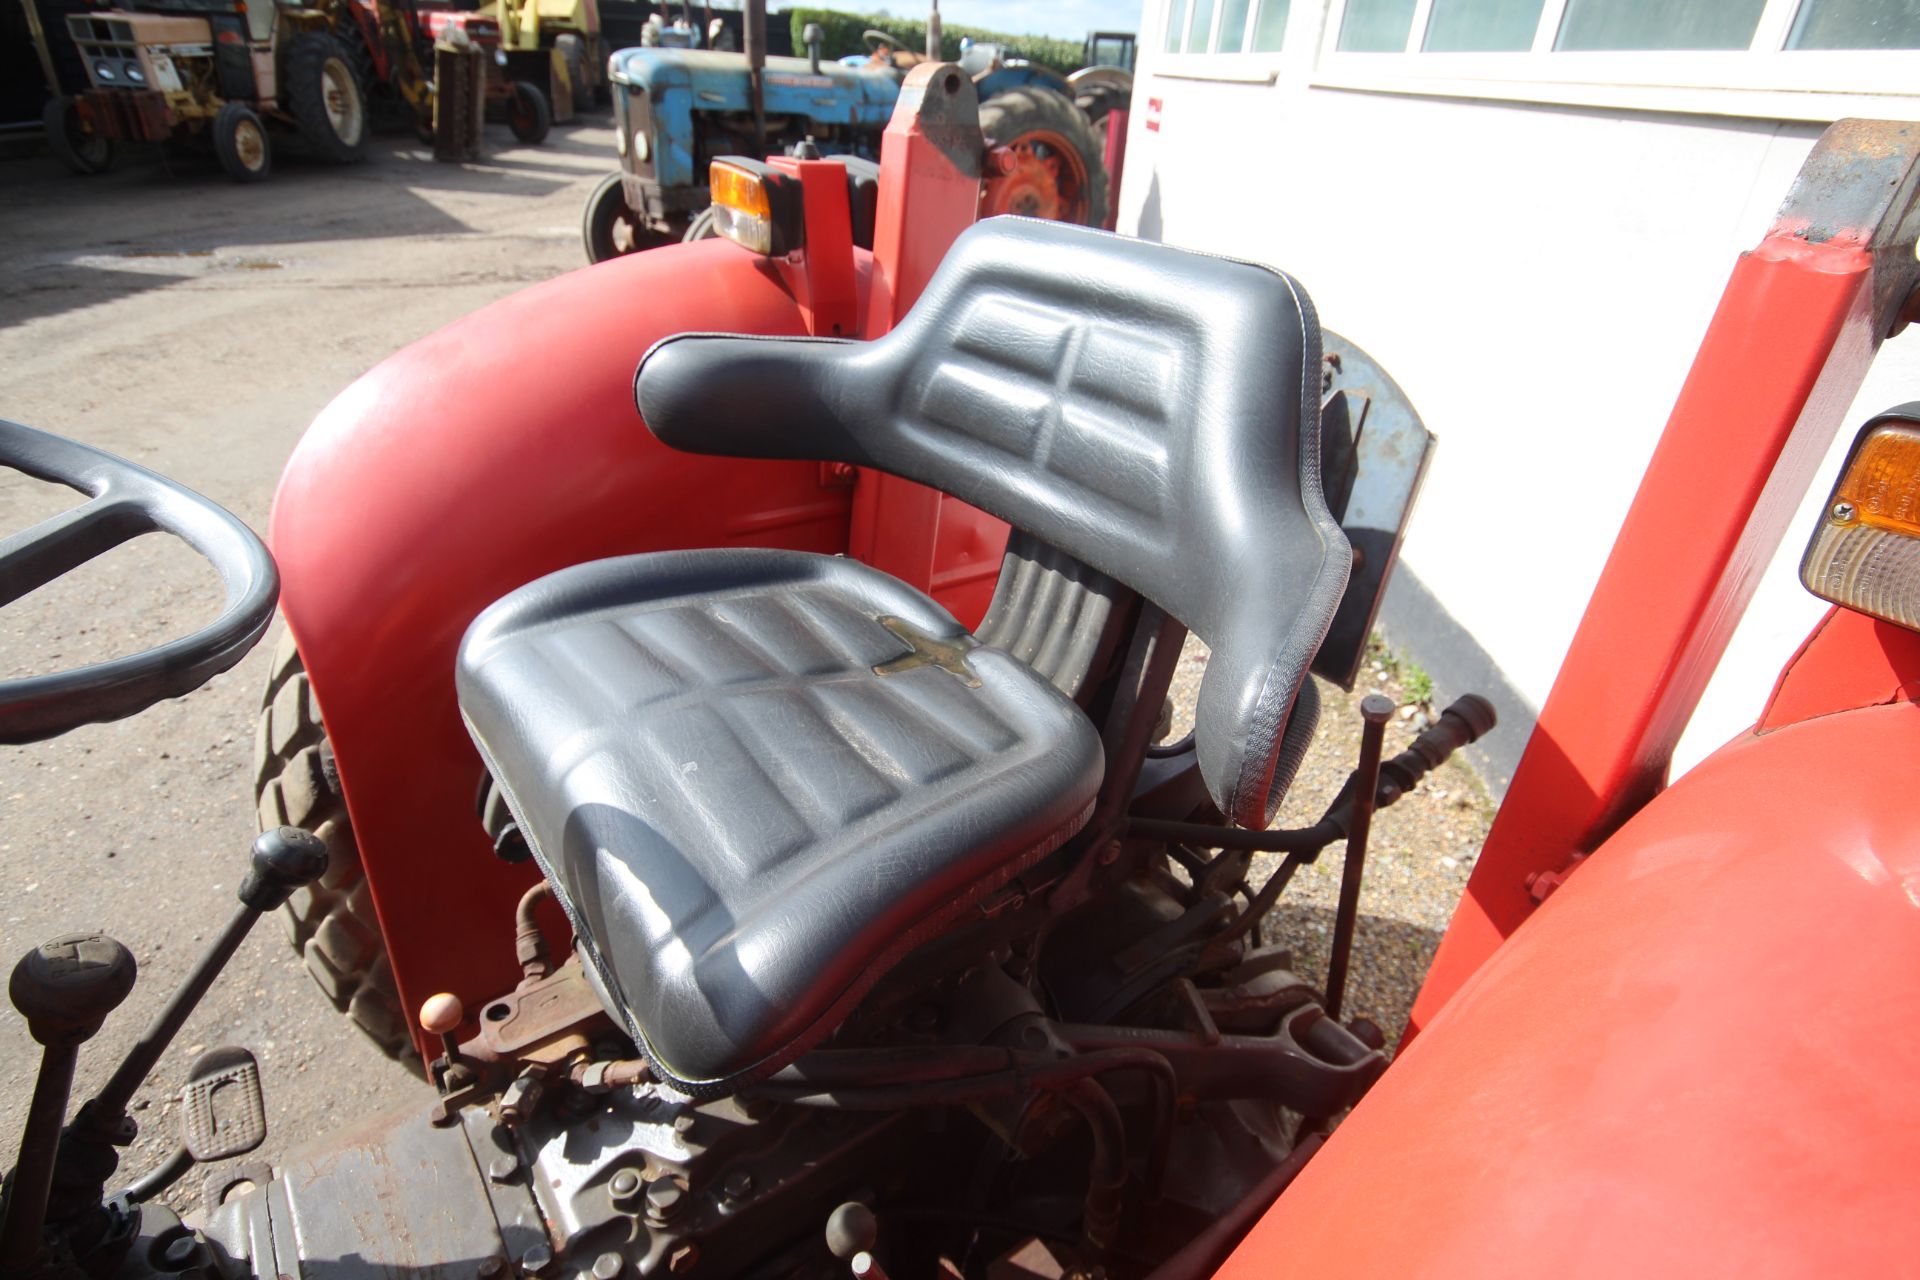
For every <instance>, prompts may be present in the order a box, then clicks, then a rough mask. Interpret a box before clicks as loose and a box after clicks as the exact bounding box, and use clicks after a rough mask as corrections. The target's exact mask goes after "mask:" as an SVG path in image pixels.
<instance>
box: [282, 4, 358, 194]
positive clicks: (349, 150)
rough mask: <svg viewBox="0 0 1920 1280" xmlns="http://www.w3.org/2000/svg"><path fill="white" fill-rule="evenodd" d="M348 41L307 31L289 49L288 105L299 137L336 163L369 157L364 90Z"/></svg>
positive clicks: (348, 162)
mask: <svg viewBox="0 0 1920 1280" xmlns="http://www.w3.org/2000/svg"><path fill="white" fill-rule="evenodd" d="M353 63H354V58H353V54H352V52H351V51H349V50H348V48H347V46H346V45H344V44H342V43H341V42H340V41H338V40H336V39H334V38H333V37H332V36H330V35H326V34H324V33H322V32H318V31H315V32H309V33H308V34H307V35H304V36H301V37H300V38H299V39H298V40H295V41H294V42H293V48H292V49H291V50H289V51H288V53H287V88H286V103H287V110H288V111H289V112H290V113H291V114H292V115H293V118H294V121H295V122H296V123H297V124H299V126H300V133H301V136H303V137H304V138H306V140H307V142H308V143H309V144H310V145H311V146H312V147H313V149H314V150H315V151H317V152H319V153H320V155H321V156H323V157H324V158H326V159H328V160H331V161H332V162H333V163H335V164H352V163H353V162H354V161H356V160H364V159H366V156H367V89H366V84H365V82H364V81H362V80H361V78H360V74H359V72H358V71H356V70H355V68H354V65H353Z"/></svg>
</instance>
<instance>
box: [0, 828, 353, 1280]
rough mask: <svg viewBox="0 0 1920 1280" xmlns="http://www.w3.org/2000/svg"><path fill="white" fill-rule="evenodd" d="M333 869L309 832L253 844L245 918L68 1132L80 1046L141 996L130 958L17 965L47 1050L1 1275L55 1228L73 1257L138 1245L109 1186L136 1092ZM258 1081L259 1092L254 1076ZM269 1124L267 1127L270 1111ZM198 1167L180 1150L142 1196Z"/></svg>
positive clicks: (5, 1228)
mask: <svg viewBox="0 0 1920 1280" xmlns="http://www.w3.org/2000/svg"><path fill="white" fill-rule="evenodd" d="M326 869H327V846H326V842H325V841H323V840H321V839H320V838H319V837H318V836H315V835H313V834H312V833H311V832H307V831H302V830H300V829H299V828H297V827H280V828H278V829H277V830H274V831H268V832H264V833H262V834H261V835H260V837H259V838H258V839H256V840H255V841H254V842H253V849H252V865H251V866H250V867H249V869H248V871H247V875H246V877H245V879H244V880H242V882H241V885H240V909H239V910H238V911H237V912H235V913H234V915H233V917H232V919H230V920H229V921H228V922H227V924H226V927H225V928H223V929H222V930H221V931H220V934H219V936H218V937H216V938H215V939H214V941H213V945H212V946H210V947H209V948H208V949H207V952H206V954H205V955H203V956H202V957H201V958H200V961H199V963H197V964H196V965H195V966H194V967H193V970H192V972H190V973H189V974H188V975H187V978H186V981H185V982H183V983H182V984H181V985H180V989H179V990H177V991H175V992H174V993H173V995H172V996H171V997H170V998H169V999H168V1001H167V1003H166V1005H165V1006H164V1007H163V1008H162V1009H161V1011H160V1014H159V1016H158V1017H156V1018H155V1019H154V1021H153V1024H152V1025H151V1026H149V1027H148V1028H147V1030H146V1031H145V1033H144V1034H142V1035H141V1037H140V1039H139V1041H138V1042H136V1043H135V1045H134V1046H133V1048H132V1049H131V1050H130V1051H129V1052H128V1054H127V1056H126V1058H125V1059H123V1060H122V1061H121V1063H120V1065H119V1067H118V1068H117V1069H116V1070H115V1071H114V1073H113V1076H112V1077H111V1078H110V1079H109V1080H108V1081H107V1083H106V1085H105V1087H104V1088H102V1089H101V1090H100V1092H99V1093H98V1094H96V1095H95V1096H94V1098H93V1099H92V1100H91V1101H90V1102H88V1103H87V1104H86V1105H84V1106H83V1107H81V1108H80V1111H79V1114H78V1115H76V1116H75V1117H74V1119H73V1122H72V1123H71V1124H69V1125H68V1126H67V1127H66V1129H65V1130H64V1132H63V1131H62V1129H61V1127H60V1121H61V1119H62V1118H63V1117H64V1116H65V1114H66V1107H67V1101H68V1095H69V1093H70V1092H71V1090H72V1087H73V1071H74V1064H75V1062H76V1060H77V1058H78V1050H79V1047H80V1045H81V1044H82V1043H83V1042H84V1041H86V1040H87V1039H88V1038H90V1037H91V1036H92V1035H93V1034H94V1033H95V1032H97V1031H98V1030H99V1029H100V1026H101V1024H102V1023H103V1022H104V1021H105V1020H106V1017H107V1015H108V1014H109V1013H111V1012H112V1011H113V1010H114V1009H115V1008H116V1007H118V1006H119V1004H120V1002H121V1001H123V1000H125V999H126V997H127V994H128V993H129V992H130V991H131V990H132V989H133V980H134V974H135V965H134V961H133V956H132V954H131V953H130V952H128V951H127V949H126V948H125V947H123V946H121V945H120V944H119V943H118V942H115V941H114V940H113V939H111V938H108V937H106V936H104V935H101V934H75V935H71V936H68V937H64V938H57V939H55V940H54V941H52V942H49V943H47V944H46V945H44V946H42V947H39V948H36V949H35V950H33V951H31V952H29V953H28V954H27V955H26V957H25V958H23V959H22V960H21V961H20V963H19V965H18V966H17V967H16V968H15V969H14V971H13V980H12V982H11V983H10V984H9V987H8V994H9V995H10V996H11V997H12V999H13V1003H14V1007H15V1008H17V1009H19V1010H20V1012H21V1014H22V1015H24V1016H25V1017H26V1019H27V1026H28V1029H29V1031H30V1032H31V1033H32V1035H33V1037H34V1039H36V1040H38V1041H39V1042H40V1043H41V1044H43V1045H45V1046H46V1050H45V1053H44V1055H43V1057H42V1060H41V1068H40V1076H39V1078H38V1079H37V1080H36V1081H35V1082H34V1089H33V1103H32V1106H31V1107H30V1108H29V1110H28V1113H27V1126H26V1131H25V1133H24V1135H23V1137H22V1139H21V1147H20V1158H19V1162H18V1164H17V1165H16V1166H15V1169H14V1172H13V1175H12V1176H11V1177H10V1178H9V1179H8V1180H7V1208H6V1221H5V1223H4V1224H0V1272H6V1273H9V1274H11V1273H14V1272H15V1271H16V1270H20V1269H25V1268H26V1267H28V1266H29V1265H31V1264H32V1263H33V1262H34V1261H35V1260H36V1259H38V1258H39V1257H40V1256H41V1254H42V1252H43V1249H44V1245H43V1233H44V1231H45V1229H46V1228H47V1227H48V1226H50V1225H51V1226H55V1227H57V1228H59V1229H60V1231H61V1232H62V1234H63V1235H64V1236H65V1237H66V1243H67V1245H68V1246H69V1247H71V1248H72V1249H73V1251H74V1252H75V1253H76V1254H85V1253H88V1252H91V1251H93V1250H95V1249H96V1248H98V1249H103V1250H104V1249H111V1248H113V1247H115V1246H116V1245H121V1244H123V1243H124V1241H125V1240H126V1239H127V1238H130V1232H129V1231H127V1230H126V1228H127V1227H128V1226H129V1223H128V1220H127V1217H126V1215H125V1214H124V1213H123V1212H122V1211H121V1210H119V1209H114V1208H110V1207H109V1206H106V1205H104V1204H103V1203H102V1200H103V1197H104V1195H105V1192H106V1185H107V1182H108V1180H109V1179H111V1178H112V1177H113V1174H114V1171H115V1169H117V1168H118V1167H119V1163H120V1157H119V1154H118V1153H117V1151H116V1150H115V1148H118V1147H123V1146H126V1145H127V1144H128V1143H130V1142H132V1141H133V1138H134V1135H135V1133H136V1132H137V1129H136V1126H135V1125H134V1123H133V1120H132V1118H131V1117H129V1116H128V1115H127V1105H128V1104H129V1103H130V1102H131V1101H132V1100H133V1094H134V1090H136V1089H138V1088H139V1087H140V1085H141V1084H142V1082H144V1081H145V1080H146V1078H147V1076H148V1075H149V1074H150V1073H151V1072H152V1070H153V1067H154V1064H155V1063H156V1062H158V1061H159V1060H160V1055H161V1054H162V1053H163V1052H165V1051H166V1048H167V1046H168V1044H170V1043H172V1041H173V1038H174V1036H175V1035H176V1034H178V1033H179V1030H180V1028H181V1026H182V1024H184V1023H185V1022H186V1020H187V1018H188V1016H189V1015H191V1014H192V1013H193V1010H194V1008H195V1006H197V1005H198V1004H199V1003H200V1000H201V998H202V997H203V996H205V995H206V993H207V989H208V988H209V987H211V986H212V985H213V981H214V979H215V978H217V977H218V976H219V975H220V971H221V969H223V968H224V967H225V966H226V963H227V961H229V960H230V959H232V958H233V953H234V952H235V951H236V950H237V949H238V948H239V946H240V943H241V941H242V940H243V939H244V938H245V937H246V936H247V933H248V931H249V930H251V929H252V928H253V925H254V923H255V922H256V921H258V920H259V919H260V917H261V916H262V915H264V914H265V913H266V912H269V911H273V910H275V909H277V908H278V907H280V906H281V905H282V904H283V903H285V902H286V900H287V899H288V898H289V897H291V896H292V894H293V891H294V890H295V889H297V888H299V887H301V886H302V885H305V884H309V883H311V882H312V881H314V880H316V879H318V878H319V877H320V876H321V875H322V874H323V873H324V872H325V871H326ZM248 1061H249V1062H250V1061H251V1058H249V1059H248ZM198 1065H199V1064H196V1067H198ZM229 1065H233V1064H232V1062H231V1060H229ZM254 1081H255V1083H254V1088H255V1089H257V1088H258V1075H257V1072H256V1074H255V1076H254ZM213 1087H216V1086H214V1085H211V1084H210V1085H209V1088H213ZM261 1114H262V1116H263V1117H264V1110H263V1111H262V1113H261ZM217 1128H218V1126H215V1129H216V1130H217ZM215 1145H216V1146H217V1145H218V1144H217V1143H216V1144H215ZM256 1145H257V1144H256ZM192 1157H193V1151H192V1146H191V1144H189V1146H188V1147H187V1150H186V1155H185V1162H184V1163H182V1155H181V1153H180V1152H178V1151H176V1152H175V1153H174V1154H173V1156H171V1157H170V1158H169V1159H168V1160H167V1161H166V1162H165V1163H164V1164H163V1165H162V1166H161V1167H160V1168H159V1169H157V1170H155V1172H154V1174H150V1175H149V1176H148V1178H147V1179H143V1180H142V1183H140V1184H136V1188H134V1189H135V1190H141V1189H145V1188H146V1186H147V1184H148V1183H149V1182H150V1181H151V1180H152V1179H153V1178H154V1177H155V1176H156V1175H158V1176H164V1175H167V1174H169V1173H170V1174H171V1177H168V1178H167V1179H166V1181H167V1182H171V1181H172V1179H174V1178H178V1177H179V1176H180V1174H182V1173H184V1172H186V1169H187V1167H189V1166H190V1164H191V1163H192ZM176 1166H177V1167H176ZM164 1185H165V1183H162V1184H161V1186H162V1187H164ZM96 1261H97V1260H96Z"/></svg>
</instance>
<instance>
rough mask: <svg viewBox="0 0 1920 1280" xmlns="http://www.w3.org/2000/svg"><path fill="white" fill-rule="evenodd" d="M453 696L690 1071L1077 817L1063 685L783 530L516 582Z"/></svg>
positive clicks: (780, 1053) (870, 975) (820, 1014)
mask: <svg viewBox="0 0 1920 1280" xmlns="http://www.w3.org/2000/svg"><path fill="white" fill-rule="evenodd" d="M458 676H459V690H460V705H461V709H462V711H463V713H464V714H465V715H466V718H467V724H468V727H469V729H470V731H471V732H472V735H473V738H474V741H475V742H476V743H478V744H479V746H480V750H481V753H482V754H483V755H484V756H485V757H486V761H487V766H488V768H489V769H490V770H491V771H492V773H493V776H494V778H495V779H496V781H497V782H498V783H499V785H500V786H501V787H502V790H503V791H504V792H505V793H506V796H507V802H508V804H509V805H510V806H511V807H512V808H513V811H514V814H515V816H516V817H517V819H518V820H519V822H520V826H521V830H522V831H524V832H525V833H526V834H527V836H528V843H529V845H530V846H531V847H532V849H533V850H534V852H535V856H536V857H537V858H538V859H539V860H540V864H541V869H542V870H543V871H544V872H545V873H546V874H547V876H548V878H549V879H551V880H552V881H553V882H554V883H555V884H556V885H557V886H560V887H561V888H562V889H563V892H562V893H561V894H560V897H561V900H562V902H563V903H565V904H566V907H567V910H568V913H569V915H570V916H571V917H572V920H573V925H574V929H575V932H576V933H577V935H578V936H579V937H580V938H581V939H582V940H583V943H584V944H585V949H586V950H587V954H588V956H589V958H590V960H591V961H592V962H593V963H594V965H595V968H596V969H597V970H598V972H597V974H596V977H597V978H598V980H599V982H600V984H601V985H602V987H603V988H605V989H606V990H608V991H611V992H617V993H618V997H617V999H615V1000H612V1001H610V1002H609V1003H610V1004H611V1005H612V1006H613V1007H614V1008H616V1009H621V1010H624V1012H625V1015H626V1020H627V1022H628V1024H629V1027H628V1029H629V1031H630V1032H631V1033H632V1035H633V1036H634V1038H635V1040H636V1041H637V1042H638V1043H639V1044H640V1045H641V1046H642V1048H643V1050H644V1051H645V1053H646V1054H647V1056H648V1058H649V1059H650V1060H651V1061H652V1062H653V1064H654V1066H655V1067H656V1069H658V1070H659V1071H660V1072H661V1073H662V1074H664V1075H665V1076H666V1077H667V1078H668V1079H669V1080H670V1081H671V1082H673V1083H674V1084H676V1085H678V1086H679V1087H681V1088H683V1089H686V1090H689V1091H691V1092H695V1093H705V1092H715V1091H718V1090H720V1089H723V1088H725V1087H727V1086H729V1085H733V1084H738V1083H742V1082H744V1081H746V1080H749V1079H751V1078H753V1077H754V1076H756V1075H758V1074H764V1072H766V1071H769V1070H773V1069H776V1068H777V1067H779V1066H780V1065H783V1064H784V1063H785V1062H786V1061H788V1060H790V1059H791V1057H792V1056H793V1055H794V1054H795V1053H797V1052H799V1048H800V1047H804V1046H806V1045H808V1044H811V1043H813V1042H814V1041H817V1040H818V1039H819V1038H820V1037H821V1036H822V1035H824V1034H825V1033H826V1032H828V1031H830V1030H831V1029H832V1027H833V1025H834V1024H835V1023H836V1022H837V1021H838V1018H839V1017H840V1016H841V1015H842V1014H843V1013H844V1011H845V1010H846V1009H847V1008H849V1007H850V1006H851V1004H852V1002H853V1001H855V1000H857V999H858V998H859V996H860V995H861V994H862V993H863V992H864V991H865V990H866V989H867V987H868V986H869V985H870V984H871V982H872V980H873V979H874V978H876V977H877V976H878V975H879V974H881V973H883V972H885V970H886V969H887V967H888V966H889V965H890V964H891V963H892V962H893V960H894V959H897V958H898V957H899V956H900V955H901V954H903V953H904V952H905V951H906V950H907V949H908V948H911V947H912V946H914V945H916V944H917V943H918V942H920V941H921V940H923V939H925V938H928V937H930V936H932V935H933V934H935V933H937V932H938V931H939V930H940V929H941V928H942V927H943V926H944V925H945V924H946V922H948V921H949V920H950V919H952V918H953V917H954V916H955V915H957V914H958V913H960V912H962V911H965V910H967V909H968V908H969V907H970V906H972V905H973V904H975V903H977V902H979V901H980V900H981V899H982V898H983V897H984V896H985V895H987V894H989V893H991V892H992V891H993V890H994V889H996V888H997V887H999V886H1000V885H1002V884H1004V883H1005V882H1006V881H1007V880H1008V879H1010V878H1011V877H1012V876H1014V875H1015V874H1017V873H1018V872H1019V871H1020V870H1022V869H1023V868H1025V867H1027V866H1029V865H1030V864H1032V863H1033V862H1034V861H1035V860H1036V859H1038V858H1040V857H1042V856H1043V855H1045V854H1047V853H1049V852H1051V851H1052V850H1054V849H1055V848H1057V847H1059V845H1060V844H1061V843H1062V842H1063V841H1064V840H1066V839H1067V838H1068V837H1069V836H1071V835H1073V834H1074V833H1075V832H1076V831H1078V830H1079V829H1080V827H1081V826H1082V825H1083V824H1084V823H1085V822H1086V820H1087V816H1088V813H1089V812H1090V810H1091V807H1092V803H1093V798H1094V794H1095V792H1096V791H1097V789H1098V787H1099V784H1100V777H1101V770H1102V760H1101V753H1100V743H1099V739H1098V737H1097V735H1096V734H1095V733H1094V730H1093V726H1092V725H1091V724H1090V723H1089V722H1088V720H1087V719H1086V717H1085V716H1084V715H1083V714H1082V713H1081V712H1080V710H1079V708H1077V707H1076V706H1075V705H1074V704H1073V702H1072V701H1071V700H1069V699H1068V698H1067V697H1066V696H1065V695H1064V694H1062V693H1060V692H1059V691H1058V690H1056V689H1055V688H1054V687H1053V686H1052V685H1051V684H1050V683H1048V682H1047V680H1046V679H1044V678H1043V677H1041V676H1040V675H1038V674H1036V673H1035V672H1034V671H1033V670H1032V669H1031V668H1029V667H1027V666H1026V665H1025V664H1023V663H1021V662H1019V661H1018V660H1017V659H1015V658H1013V657H1011V656H1009V655H1008V654H1006V653H1004V652H1002V651H1000V650H998V649H994V648H989V647H985V646H981V645H979V644H978V642H976V641H975V640H974V638H973V637H972V636H971V635H970V634H969V633H968V632H967V631H966V629H965V628H963V627H961V626H960V625H959V624H958V623H957V622H955V621H954V620H953V618H952V617H951V616H949V615H948V614H947V613H946V612H945V611H944V610H942V609H941V608H940V607H939V606H938V605H936V604H935V603H934V602H933V601H931V600H929V599H928V598H927V597H926V596H924V595H922V594H920V593H919V592H918V591H915V590H913V589H911V588H909V587H907V586H906V585H905V584H904V583H901V582H900V581H898V580H897V579H894V578H892V577H889V576H888V575H886V574H884V573H882V572H880V571H879V570H876V569H871V568H868V567H867V566H866V565H863V564H860V563H859V562H857V561H853V560H846V559H839V558H835V557H831V556H820V555H809V554H806V553H802V552H793V551H762V550H733V549H729V550H715V551H681V552H668V553H661V554H657V555H643V556H629V557H626V558H623V559H617V560H602V561H597V562H595V563H592V564H587V565H581V566H578V567H576V568H572V569H567V570H563V571H562V572H560V573H556V574H553V575H551V576H549V577H546V578H543V579H541V580H539V581H537V582H535V583H532V584H531V585H529V586H526V587H523V588H521V589H520V590H518V591H516V592H514V593H513V594H512V595H510V596H508V597H507V598H506V599H504V600H502V601H500V602H499V603H497V604H495V605H494V606H493V607H492V608H491V609H489V610H487V611H486V612H485V613H484V614H482V615H481V616H480V618H479V620H478V621H477V622H475V624H474V626H473V628H472V629H471V630H470V631H469V632H468V635H467V638H466V640H465V642H464V643H463V645H462V647H461V658H460V667H459V673H458Z"/></svg>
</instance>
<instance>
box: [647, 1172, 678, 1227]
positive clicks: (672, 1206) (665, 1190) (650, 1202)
mask: <svg viewBox="0 0 1920 1280" xmlns="http://www.w3.org/2000/svg"><path fill="white" fill-rule="evenodd" d="M685 1198H686V1192H684V1191H682V1190H681V1189H680V1184H679V1183H677V1182H675V1181H674V1180H673V1179H671V1178H662V1179H660V1181H658V1182H656V1183H654V1184H653V1185H652V1186H650V1187H648V1188H647V1211H648V1212H649V1213H651V1214H653V1215H654V1216H655V1217H658V1218H660V1219H661V1220H662V1221H664V1220H666V1219H668V1218H671V1217H673V1216H674V1215H675V1214H677V1213H679V1212H680V1205H681V1202H682V1201H683V1200H684V1199H685Z"/></svg>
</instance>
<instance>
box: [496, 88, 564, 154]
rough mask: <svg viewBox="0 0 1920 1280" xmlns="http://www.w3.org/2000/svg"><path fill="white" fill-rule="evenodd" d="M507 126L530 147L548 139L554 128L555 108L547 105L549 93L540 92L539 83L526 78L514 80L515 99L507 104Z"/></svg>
mask: <svg viewBox="0 0 1920 1280" xmlns="http://www.w3.org/2000/svg"><path fill="white" fill-rule="evenodd" d="M507 128H509V129H511V130H513V136H514V137H515V138H518V139H519V140H520V141H521V142H523V143H525V144H526V145H527V146H529V147H537V146H539V145H540V144H541V143H543V142H545V141H546V140H547V133H548V131H549V130H551V129H552V128H553V108H552V107H550V106H548V105H547V95H546V94H544V93H542V92H540V87H539V86H538V85H534V84H529V83H528V82H527V81H525V80H515V81H514V82H513V101H512V102H509V103H508V104H507Z"/></svg>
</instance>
